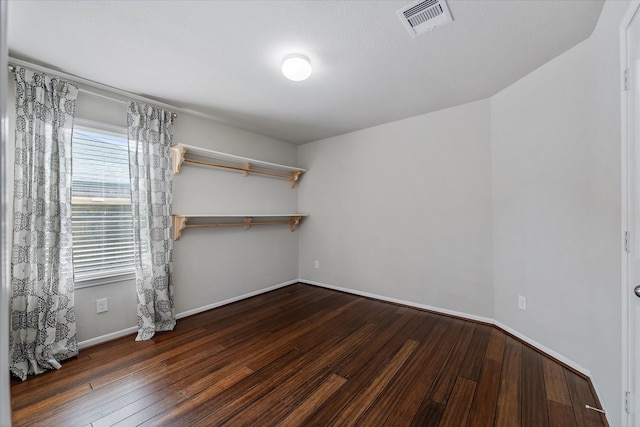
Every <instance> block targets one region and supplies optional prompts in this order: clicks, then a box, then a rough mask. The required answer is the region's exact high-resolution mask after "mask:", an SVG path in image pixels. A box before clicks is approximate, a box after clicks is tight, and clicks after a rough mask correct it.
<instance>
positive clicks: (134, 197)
mask: <svg viewBox="0 0 640 427" xmlns="http://www.w3.org/2000/svg"><path fill="white" fill-rule="evenodd" d="M172 125H173V113H171V112H168V111H165V110H162V109H158V108H154V107H151V106H149V105H139V104H138V103H136V102H131V103H130V104H129V110H128V113H127V127H128V133H129V171H130V176H131V211H132V214H133V229H134V239H133V240H134V248H135V266H136V290H137V294H138V336H137V338H136V340H137V341H143V340H148V339H150V338H152V337H153V336H154V335H155V332H156V331H169V330H172V329H173V328H174V326H175V324H176V316H175V309H174V306H173V277H172V275H173V260H172V254H173V240H172V238H171V228H172V221H171V201H172V198H171V183H172V179H173V172H172V167H171V142H172V140H173V134H172Z"/></svg>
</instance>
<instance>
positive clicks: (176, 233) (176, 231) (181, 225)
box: [173, 215, 189, 240]
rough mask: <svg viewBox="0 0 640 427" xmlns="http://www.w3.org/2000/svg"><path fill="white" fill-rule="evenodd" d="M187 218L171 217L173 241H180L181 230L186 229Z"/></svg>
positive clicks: (180, 216)
mask: <svg viewBox="0 0 640 427" xmlns="http://www.w3.org/2000/svg"><path fill="white" fill-rule="evenodd" d="M188 220H189V217H188V216H182V215H173V240H180V236H182V230H184V229H185V228H186V227H187V221H188Z"/></svg>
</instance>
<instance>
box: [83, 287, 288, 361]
mask: <svg viewBox="0 0 640 427" xmlns="http://www.w3.org/2000/svg"><path fill="white" fill-rule="evenodd" d="M294 283H298V280H297V279H296V280H289V281H288V282H284V283H279V284H277V285H273V286H270V287H268V288H264V289H260V290H257V291H254V292H249V293H247V294H244V295H240V296H237V297H233V298H229V299H227V300H224V301H220V302H215V303H213V304H208V305H205V306H202V307H198V308H194V309H192V310H187V311H183V312H182V313H178V314H176V319H182V318H184V317H187V316H192V315H194V314H198V313H202V312H203V311H207V310H211V309H213V308H216V307H221V306H223V305H227V304H231V303H232V302H236V301H240V300H243V299H247V298H251V297H254V296H256V295H260V294H264V293H266V292H270V291H273V290H276V289H279V288H284V287H285V286H289V285H293V284H294ZM136 332H138V327H137V326H132V327H130V328H126V329H122V330H120V331H115V332H111V333H108V334H105V335H100V336H99V337H95V338H91V339H88V340H85V341H80V342H79V343H78V348H79V349H80V350H82V349H83V348H87V347H92V346H94V345H98V344H102V343H105V342H107V341H112V340H115V339H117V338H122V337H124V336H127V335H129V334H133V333H136Z"/></svg>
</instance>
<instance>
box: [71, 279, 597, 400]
mask: <svg viewBox="0 0 640 427" xmlns="http://www.w3.org/2000/svg"><path fill="white" fill-rule="evenodd" d="M298 282H300V283H306V284H308V285H312V286H318V287H322V288H327V289H333V290H336V291H340V292H345V293H348V294H353V295H358V296H362V297H367V298H373V299H377V300H381V301H387V302H392V303H395V304H402V305H406V306H408V307H415V308H419V309H423V310H429V311H433V312H435V313H442V314H446V315H449V316H455V317H459V318H461V319H467V320H472V321H475V322H482V323H487V324H490V325H495V326H496V327H498V328H499V329H502V330H503V331H505V332H507V333H508V334H511V335H513V336H515V337H516V338H518V339H519V340H521V341H523V342H525V343H527V344H528V345H530V346H532V347H534V348H536V349H538V350H539V351H541V352H543V353H545V354H547V355H549V356H551V357H552V358H554V359H556V360H558V361H560V362H562V363H563V364H565V365H566V366H568V367H570V368H571V369H573V370H575V371H577V372H579V373H581V374H582V375H584V376H586V377H588V378H589V380H590V381H591V384H592V385H593V388H594V390H595V392H596V395H597V396H598V399H599V400H600V403H601V404H602V405H603V409H604V410H606V409H605V408H604V401H603V400H602V397H601V396H602V395H601V394H600V393H599V392H598V388H597V386H596V383H595V381H594V380H593V377H592V376H591V372H590V371H589V370H588V369H585V368H584V367H582V366H581V365H580V364H578V363H576V362H574V361H573V360H571V359H569V358H567V357H564V356H563V355H561V354H559V353H557V352H555V351H553V350H551V349H550V348H548V347H546V346H544V345H542V344H540V343H539V342H537V341H535V340H533V339H531V338H529V337H527V336H526V335H524V334H521V333H520V332H518V331H516V330H515V329H512V328H510V327H509V326H507V325H505V324H503V323H500V322H498V321H497V320H495V319H493V318H489V317H483V316H476V315H473V314H468V313H463V312H459V311H455V310H448V309H444V308H440V307H434V306H430V305H426V304H418V303H415V302H412V301H405V300H401V299H397V298H392V297H388V296H384V295H377V294H372V293H370V292H363V291H358V290H354V289H349V288H342V287H340V286H333V285H328V284H326V283H321V282H316V281H313V280H306V279H296V280H289V281H287V282H283V283H280V284H277V285H273V286H270V287H268V288H264V289H260V290H257V291H254V292H249V293H247V294H244V295H240V296H237V297H233V298H229V299H227V300H224V301H220V302H216V303H213V304H208V305H205V306H202V307H198V308H195V309H192V310H187V311H184V312H182V313H178V314H176V318H177V319H182V318H184V317H187V316H192V315H194V314H198V313H202V312H203V311H207V310H211V309H214V308H217V307H221V306H223V305H227V304H231V303H233V302H237V301H240V300H243V299H247V298H251V297H253V296H256V295H260V294H263V293H266V292H270V291H273V290H276V289H279V288H283V287H285V286H289V285H293V284H294V283H298ZM137 330H138V328H137V327H136V326H133V327H131V328H127V329H123V330H121V331H116V332H112V333H109V334H106V335H101V336H99V337H96V338H91V339H89V340H85V341H81V342H79V343H78V347H79V348H80V349H83V348H87V347H91V346H94V345H97V344H102V343H104V342H107V341H111V340H114V339H117V338H121V337H123V336H126V335H129V334H133V333H135V332H137Z"/></svg>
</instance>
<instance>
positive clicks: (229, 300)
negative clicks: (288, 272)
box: [176, 279, 298, 319]
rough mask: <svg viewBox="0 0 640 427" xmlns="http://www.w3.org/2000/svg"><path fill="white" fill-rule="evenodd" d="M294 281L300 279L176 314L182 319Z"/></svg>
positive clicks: (282, 286)
mask: <svg viewBox="0 0 640 427" xmlns="http://www.w3.org/2000/svg"><path fill="white" fill-rule="evenodd" d="M294 283H298V280H297V279H296V280H289V281H288V282H284V283H279V284H277V285H273V286H270V287H268V288H264V289H260V290H258V291H254V292H249V293H248V294H244V295H240V296H237V297H233V298H229V299H227V300H224V301H220V302H214V303H213V304H208V305H205V306H202V307H198V308H194V309H192V310H187V311H183V312H182V313H178V314H176V319H182V318H183V317H187V316H193V315H194V314H198V313H202V312H203V311H207V310H211V309H213V308H217V307H221V306H223V305H227V304H231V303H232V302H236V301H240V300H243V299H247V298H251V297H255V296H256V295H260V294H264V293H266V292H271V291H275V290H276V289H279V288H284V287H285V286H289V285H293V284H294Z"/></svg>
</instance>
